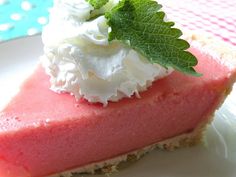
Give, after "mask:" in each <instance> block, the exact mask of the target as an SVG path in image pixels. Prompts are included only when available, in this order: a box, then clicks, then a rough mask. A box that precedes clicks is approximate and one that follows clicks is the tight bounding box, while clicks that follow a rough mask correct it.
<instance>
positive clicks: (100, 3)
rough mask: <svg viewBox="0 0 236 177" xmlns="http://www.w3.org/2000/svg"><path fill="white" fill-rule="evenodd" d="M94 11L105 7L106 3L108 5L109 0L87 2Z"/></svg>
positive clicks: (90, 0)
mask: <svg viewBox="0 0 236 177" xmlns="http://www.w3.org/2000/svg"><path fill="white" fill-rule="evenodd" d="M87 1H88V2H89V3H90V4H91V5H92V6H93V7H94V9H100V8H101V7H102V6H104V5H105V4H106V3H108V1H109V0H87Z"/></svg>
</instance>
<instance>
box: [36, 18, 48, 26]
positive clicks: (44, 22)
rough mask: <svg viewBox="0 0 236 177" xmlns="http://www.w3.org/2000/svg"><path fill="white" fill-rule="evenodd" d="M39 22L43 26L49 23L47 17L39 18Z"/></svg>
mask: <svg viewBox="0 0 236 177" xmlns="http://www.w3.org/2000/svg"><path fill="white" fill-rule="evenodd" d="M37 21H38V23H39V24H41V25H45V24H46V23H47V22H48V20H47V18H46V17H39V18H38V19H37Z"/></svg>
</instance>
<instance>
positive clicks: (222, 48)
mask: <svg viewBox="0 0 236 177" xmlns="http://www.w3.org/2000/svg"><path fill="white" fill-rule="evenodd" d="M185 34H187V35H185V36H184V38H185V39H187V40H188V41H189V42H190V43H191V44H193V45H198V46H199V47H202V48H201V49H203V52H204V50H206V51H207V52H209V53H210V54H212V55H214V56H216V57H217V58H218V59H219V62H221V63H223V64H224V65H226V66H228V67H229V68H232V69H234V70H235V67H236V49H235V48H234V47H233V46H232V45H229V44H226V43H225V42H223V41H221V40H218V39H215V38H213V37H209V36H208V35H204V34H198V33H192V32H186V33H185ZM211 52H212V53H211ZM235 80H236V72H235V73H234V75H233V76H231V80H230V82H229V85H228V88H226V89H225V91H224V93H223V94H222V96H221V98H220V102H219V103H218V105H215V107H216V108H219V107H220V106H221V105H222V104H223V102H224V100H225V99H226V97H227V95H228V94H229V93H230V92H231V90H232V85H233V83H234V81H235ZM213 117H214V112H212V113H211V114H210V115H208V116H207V118H206V119H204V120H205V121H204V122H201V123H200V124H199V126H198V127H196V128H195V129H194V130H193V131H192V132H190V133H184V134H181V135H179V136H176V137H173V138H169V139H167V140H164V141H161V142H158V143H155V144H152V145H149V146H147V147H144V148H142V149H139V150H137V151H133V152H130V153H128V154H124V155H121V156H119V157H115V158H113V159H109V160H106V161H102V162H97V163H93V164H90V165H87V166H84V167H80V168H77V169H72V170H69V171H66V172H62V173H60V174H56V175H53V176H50V177H62V176H63V177H72V176H73V174H74V173H92V174H94V173H98V172H99V173H112V172H115V171H117V169H119V166H120V165H121V164H122V162H127V161H128V162H129V161H131V162H132V161H136V160H138V159H140V158H141V157H142V156H143V155H145V154H146V153H148V152H150V151H151V150H153V149H155V148H160V149H165V150H169V151H172V150H175V149H177V148H182V147H190V146H193V145H196V144H199V143H200V142H201V141H202V137H203V135H204V132H205V130H206V127H207V125H208V124H209V123H211V122H212V120H213Z"/></svg>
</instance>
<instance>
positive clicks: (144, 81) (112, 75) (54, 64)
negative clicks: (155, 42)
mask: <svg viewBox="0 0 236 177" xmlns="http://www.w3.org/2000/svg"><path fill="white" fill-rule="evenodd" d="M118 2H119V0H110V1H109V2H108V3H107V4H106V5H105V6H104V7H102V8H101V9H99V10H95V11H93V10H94V8H93V7H92V6H91V5H90V4H89V3H88V2H87V1H85V0H55V1H54V6H53V8H52V9H51V12H50V20H49V24H48V25H47V26H46V27H45V28H44V30H43V33H42V39H43V43H44V51H45V54H44V56H42V58H41V61H42V64H43V66H44V68H45V69H46V72H47V73H48V74H49V75H50V77H51V79H50V82H51V89H52V90H53V91H55V92H59V93H60V92H68V93H71V94H72V95H74V96H75V97H76V99H79V98H81V97H82V98H84V99H86V100H88V101H89V102H92V103H96V102H100V103H102V104H104V105H106V104H107V103H108V101H118V100H120V99H122V98H123V97H131V96H132V95H134V94H136V95H137V96H139V92H141V91H144V90H146V89H147V88H148V87H149V86H151V85H152V82H154V81H155V80H157V79H159V78H162V77H165V76H166V75H168V74H170V73H171V72H172V71H173V69H166V68H163V67H161V66H160V65H158V64H152V63H150V62H149V61H148V60H147V59H146V58H145V57H143V56H141V55H140V54H138V53H137V52H136V51H134V50H133V49H131V48H129V47H128V46H125V45H123V44H122V43H121V42H119V41H112V42H108V33H109V31H111V29H110V27H109V26H108V25H107V20H106V18H105V17H104V16H103V15H102V16H98V17H97V18H94V19H93V20H88V19H89V18H90V17H91V11H93V12H94V13H96V14H95V16H96V15H97V14H103V13H104V11H106V10H109V9H111V8H112V7H114V6H115V5H116V4H117V3H118Z"/></svg>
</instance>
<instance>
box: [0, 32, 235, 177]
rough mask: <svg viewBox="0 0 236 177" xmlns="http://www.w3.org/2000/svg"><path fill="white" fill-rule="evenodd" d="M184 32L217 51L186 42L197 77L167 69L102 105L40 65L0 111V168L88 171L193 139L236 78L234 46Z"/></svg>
mask: <svg viewBox="0 0 236 177" xmlns="http://www.w3.org/2000/svg"><path fill="white" fill-rule="evenodd" d="M190 38H191V40H193V41H196V42H198V44H199V45H201V46H202V47H201V50H205V49H209V50H211V49H213V50H214V51H215V52H216V54H217V55H214V56H213V55H211V54H207V53H206V52H204V51H201V50H200V49H199V48H197V47H193V48H191V52H192V53H193V54H194V55H195V56H196V57H197V58H198V61H199V63H198V65H197V67H196V70H197V71H198V72H200V73H202V74H203V76H202V77H192V76H187V75H184V74H182V73H179V72H173V73H172V74H170V75H169V76H167V77H165V78H163V79H160V80H158V81H156V82H155V83H154V84H153V86H152V87H151V88H149V89H148V91H145V92H143V93H141V95H140V96H141V98H136V97H133V98H131V99H130V98H125V99H122V100H121V101H119V102H116V103H109V105H108V106H107V107H103V105H101V104H91V103H88V102H87V101H85V100H80V101H76V100H75V99H74V97H73V96H71V95H69V94H57V93H55V92H52V91H51V90H49V87H50V83H49V76H47V75H46V74H45V72H44V70H43V69H42V67H41V66H39V67H38V68H37V70H36V71H35V72H34V74H33V75H32V76H30V78H29V79H28V80H27V81H26V82H25V83H24V84H23V86H22V87H21V91H20V92H19V94H18V95H17V96H16V97H15V98H14V99H13V100H12V101H11V102H10V103H9V104H8V105H7V106H6V108H5V109H4V110H3V111H2V112H1V114H0V142H1V143H0V176H1V177H43V176H48V175H52V174H57V173H60V172H64V171H68V173H69V172H70V171H78V172H81V171H92V170H95V169H97V168H101V167H103V166H106V165H109V164H110V165H116V164H117V163H119V162H120V161H122V160H126V157H127V155H128V154H135V153H137V152H138V151H139V150H140V152H142V150H143V149H144V148H145V149H146V150H149V149H152V148H153V147H154V146H156V145H160V146H163V147H164V148H167V149H168V148H169V149H171V148H175V147H179V146H182V145H190V144H192V143H196V142H198V141H199V140H200V137H201V134H202V130H203V128H204V127H205V125H206V124H207V123H208V122H209V121H210V120H211V117H212V115H213V113H214V111H215V109H216V108H217V107H219V106H220V104H221V103H222V102H223V100H224V98H225V97H226V95H227V94H228V93H229V91H230V90H231V88H232V84H233V82H234V81H235V78H236V67H235V58H232V57H235V51H233V50H231V49H230V48H228V46H225V44H224V43H220V44H219V43H218V44H217V45H216V44H215V45H212V44H214V43H213V41H212V40H210V39H204V40H203V39H201V40H200V41H197V40H196V36H192V37H190ZM208 46H210V47H208ZM218 46H221V47H218ZM223 49H225V50H223ZM218 54H219V55H218ZM217 56H219V58H217ZM116 157H121V158H116ZM105 162H106V164H105Z"/></svg>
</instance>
